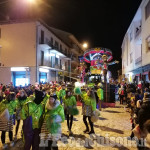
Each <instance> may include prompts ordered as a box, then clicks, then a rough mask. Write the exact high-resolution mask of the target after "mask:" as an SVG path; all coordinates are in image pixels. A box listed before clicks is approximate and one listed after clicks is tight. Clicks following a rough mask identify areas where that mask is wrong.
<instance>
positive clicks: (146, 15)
mask: <svg viewBox="0 0 150 150" xmlns="http://www.w3.org/2000/svg"><path fill="white" fill-rule="evenodd" d="M122 74H123V76H124V78H126V80H127V81H128V82H136V83H138V82H139V81H144V82H149V81H150V0H143V1H142V3H141V5H140V6H139V8H138V10H137V12H136V14H135V16H134V18H133V20H132V22H131V24H130V26H129V28H128V30H127V32H126V34H125V36H124V39H123V42H122Z"/></svg>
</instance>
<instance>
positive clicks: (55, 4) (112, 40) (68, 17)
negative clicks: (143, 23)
mask: <svg viewBox="0 0 150 150" xmlns="http://www.w3.org/2000/svg"><path fill="white" fill-rule="evenodd" d="M1 1H4V0H1ZM38 1H42V0H38ZM43 1H44V2H39V6H40V7H39V8H38V14H39V16H40V17H41V18H42V19H43V20H44V21H45V22H46V23H47V24H48V25H50V26H52V27H55V28H58V29H61V30H64V31H67V32H70V33H72V34H74V35H75V37H76V38H77V39H78V40H79V41H80V42H81V43H83V42H84V41H87V42H88V43H89V48H92V47H105V48H109V49H111V50H112V52H113V57H114V59H113V60H119V61H120V64H118V65H114V66H111V67H109V69H110V70H111V71H112V73H113V76H114V77H116V75H117V70H118V69H121V44H122V41H123V37H124V35H125V33H126V31H127V29H128V27H129V25H130V23H131V21H132V19H133V17H134V15H135V13H136V11H137V9H138V7H139V5H140V3H141V1H142V0H43ZM1 7H2V6H1V5H0V8H1ZM11 7H12V4H11V5H10V4H9V10H10V8H11ZM0 10H1V11H0V14H1V15H0V18H2V13H3V12H4V13H5V14H8V15H9V13H8V12H9V11H8V5H6V4H5V6H4V5H3V7H2V9H0ZM11 15H12V13H11ZM12 18H13V17H12Z"/></svg>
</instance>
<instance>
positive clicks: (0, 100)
mask: <svg viewBox="0 0 150 150" xmlns="http://www.w3.org/2000/svg"><path fill="white" fill-rule="evenodd" d="M115 86H116V94H118V95H119V100H120V104H121V105H123V106H124V107H125V110H126V111H127V112H129V113H130V115H131V119H130V121H131V123H132V132H131V135H130V137H128V138H129V139H131V140H132V139H133V138H134V137H137V138H138V140H139V142H142V141H141V139H145V138H146V136H147V134H148V133H150V115H149V114H150V89H149V86H148V85H146V86H145V87H138V86H137V85H135V84H126V83H123V84H118V83H117V84H115ZM103 93H104V91H103V84H102V83H98V84H97V85H93V86H91V85H90V86H87V85H84V86H83V87H82V88H80V87H74V86H73V84H72V83H70V84H67V83H57V82H55V83H54V82H52V83H51V84H50V83H49V84H36V85H29V86H26V87H13V86H12V85H11V84H9V85H3V84H1V85H0V131H2V134H1V141H2V144H3V149H5V148H7V147H8V145H7V144H6V142H5V138H6V132H8V133H9V134H8V135H9V140H10V144H9V146H10V147H13V146H14V141H15V140H17V137H18V129H19V125H20V121H21V120H23V126H22V139H23V141H24V150H30V148H31V147H32V149H33V150H38V149H47V150H48V149H58V146H57V141H58V140H59V139H60V138H61V134H62V126H61V123H62V122H64V120H65V119H66V120H67V127H68V134H69V136H73V132H72V125H73V117H74V116H75V115H78V114H79V110H78V107H77V105H78V102H79V101H80V102H81V103H82V115H83V123H84V124H85V130H84V131H83V134H95V131H94V125H93V124H94V122H96V121H97V120H98V118H99V115H100V113H99V111H100V110H101V104H102V101H103V99H104V94H103ZM87 119H88V121H89V125H88V122H87ZM15 124H16V126H14V125H15ZM14 127H15V135H13V132H12V131H13V128H14ZM40 135H44V136H40ZM41 139H42V140H45V141H48V143H47V146H44V145H42V146H40V145H39V144H40V140H41ZM53 143H55V144H53ZM137 147H138V149H140V148H141V147H139V146H138V145H137Z"/></svg>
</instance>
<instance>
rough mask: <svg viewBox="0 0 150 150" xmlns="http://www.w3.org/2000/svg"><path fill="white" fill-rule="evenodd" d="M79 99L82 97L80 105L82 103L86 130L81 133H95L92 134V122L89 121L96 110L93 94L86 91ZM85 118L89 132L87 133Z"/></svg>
mask: <svg viewBox="0 0 150 150" xmlns="http://www.w3.org/2000/svg"><path fill="white" fill-rule="evenodd" d="M81 97H82V103H83V105H82V115H83V122H84V124H85V126H86V130H84V131H83V132H84V133H89V134H93V133H95V132H94V126H93V122H92V121H91V116H92V115H93V114H94V111H95V110H96V99H95V94H94V92H93V91H92V90H88V91H87V93H86V92H82V93H81ZM87 118H88V120H89V124H90V127H91V131H89V126H88V123H87Z"/></svg>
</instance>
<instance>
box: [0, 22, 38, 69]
mask: <svg viewBox="0 0 150 150" xmlns="http://www.w3.org/2000/svg"><path fill="white" fill-rule="evenodd" d="M0 28H1V38H0V45H2V48H1V56H0V57H1V63H2V64H4V66H5V67H12V66H13V67H17V66H35V65H36V28H35V23H32V22H30V23H14V24H5V25H0Z"/></svg>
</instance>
